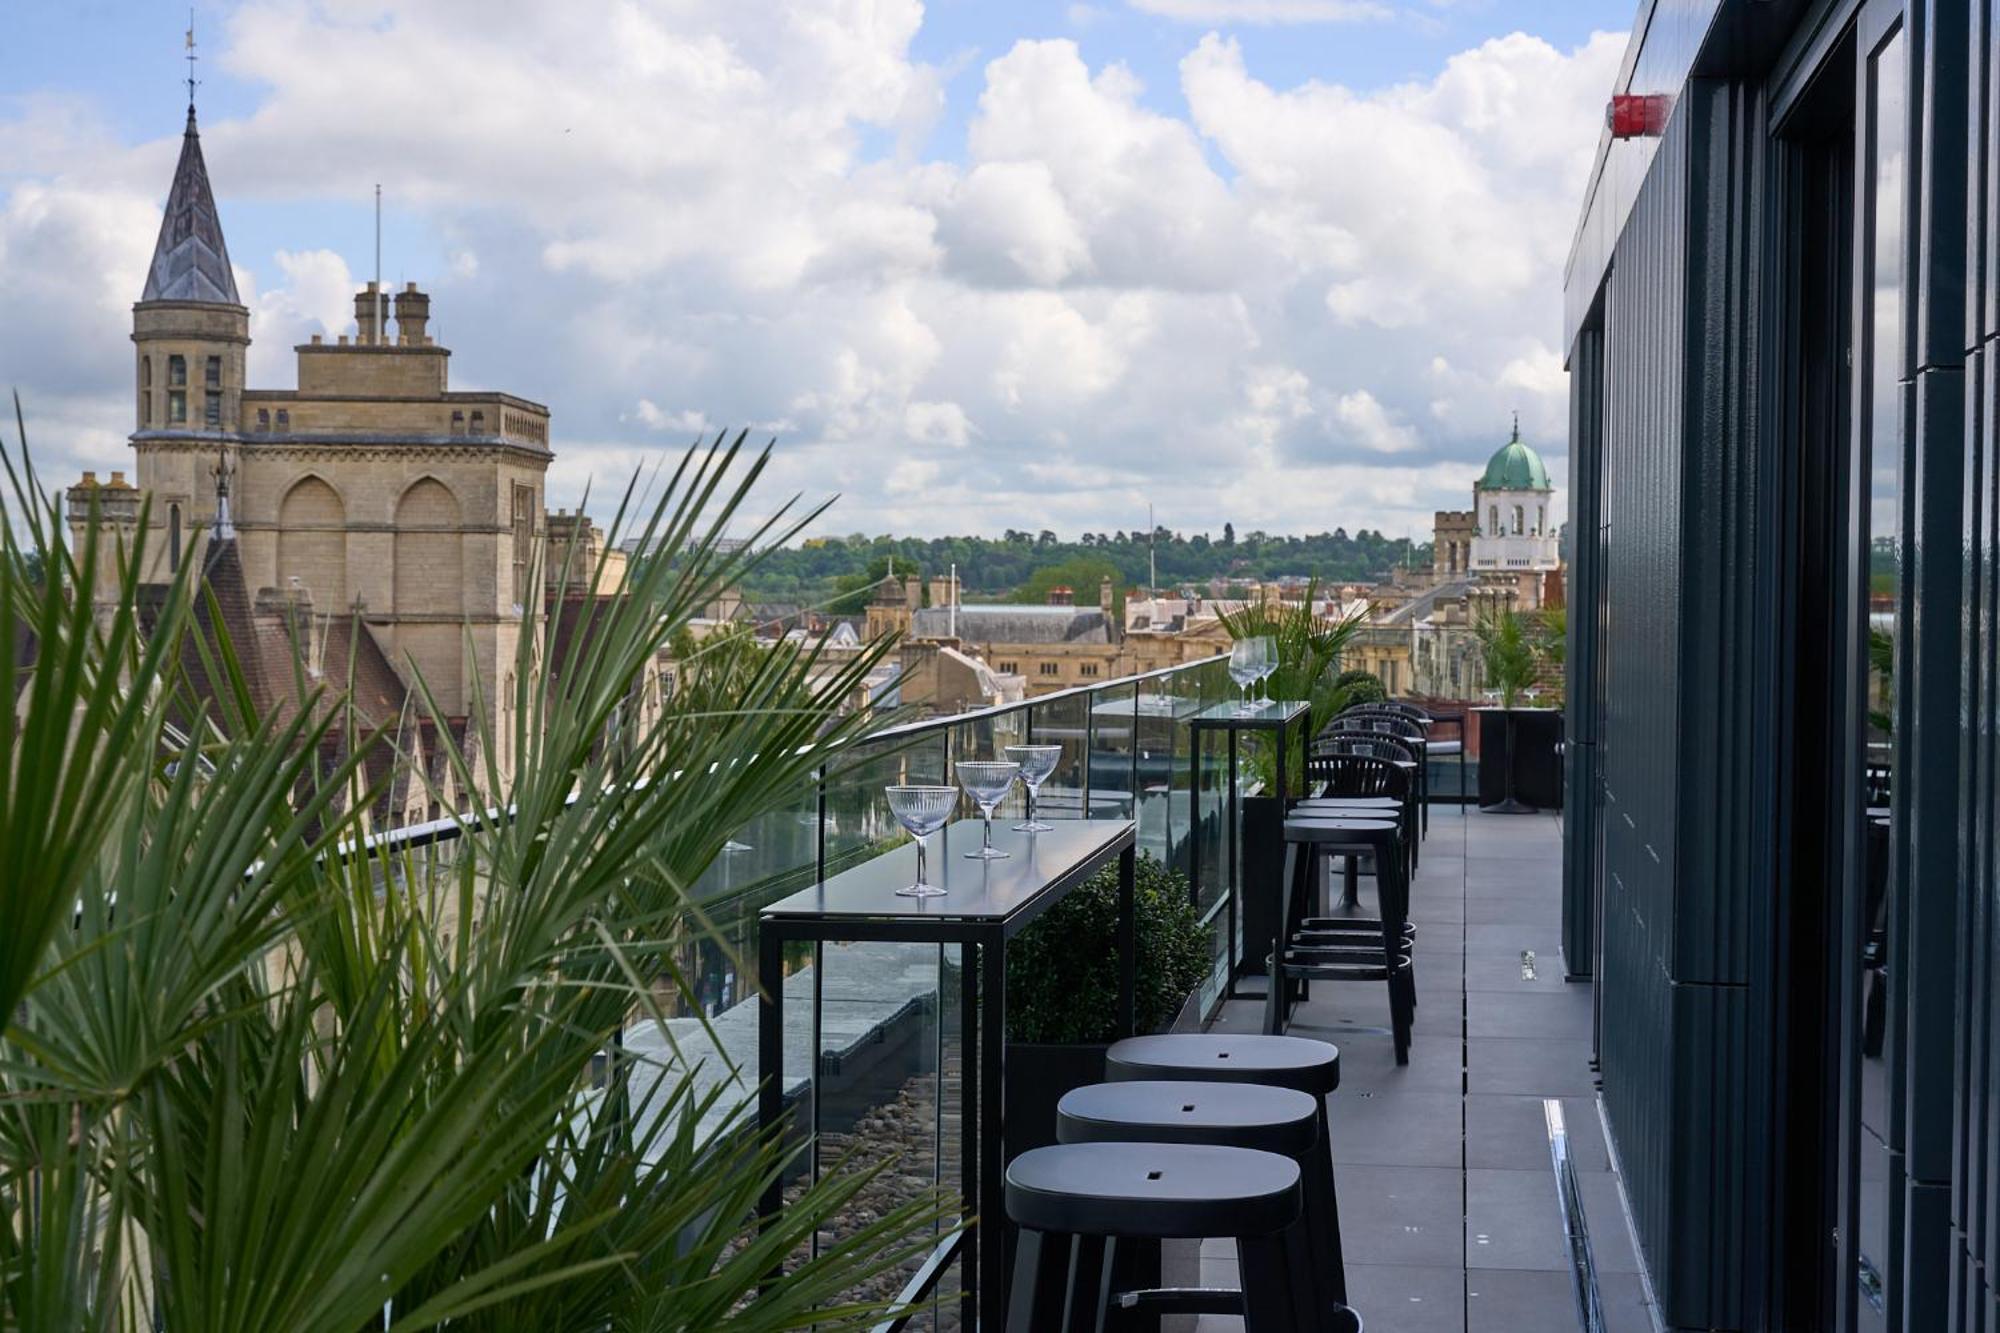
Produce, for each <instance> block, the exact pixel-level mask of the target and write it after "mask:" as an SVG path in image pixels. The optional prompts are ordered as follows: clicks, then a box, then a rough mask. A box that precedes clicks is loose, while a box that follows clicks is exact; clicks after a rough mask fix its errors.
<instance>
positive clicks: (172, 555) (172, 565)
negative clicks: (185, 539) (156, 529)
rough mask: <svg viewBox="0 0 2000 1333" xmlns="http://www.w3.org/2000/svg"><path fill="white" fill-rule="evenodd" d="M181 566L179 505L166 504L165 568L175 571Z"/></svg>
mask: <svg viewBox="0 0 2000 1333" xmlns="http://www.w3.org/2000/svg"><path fill="white" fill-rule="evenodd" d="M180 567H181V507H180V506H179V505H168V506H167V568H168V569H170V570H172V571H173V572H175V573H179V572H180Z"/></svg>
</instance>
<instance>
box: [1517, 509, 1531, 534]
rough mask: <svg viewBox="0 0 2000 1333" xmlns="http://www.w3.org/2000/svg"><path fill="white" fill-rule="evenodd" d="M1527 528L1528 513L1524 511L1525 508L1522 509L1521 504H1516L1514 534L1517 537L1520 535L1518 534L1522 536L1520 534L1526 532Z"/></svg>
mask: <svg viewBox="0 0 2000 1333" xmlns="http://www.w3.org/2000/svg"><path fill="white" fill-rule="evenodd" d="M1527 530H1528V518H1527V514H1526V513H1525V512H1523V510H1522V509H1521V506H1519V505H1515V506H1514V535H1515V536H1516V537H1518V536H1520V535H1521V534H1522V533H1524V532H1526V531H1527Z"/></svg>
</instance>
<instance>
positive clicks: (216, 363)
mask: <svg viewBox="0 0 2000 1333" xmlns="http://www.w3.org/2000/svg"><path fill="white" fill-rule="evenodd" d="M203 373H204V374H205V375H206V376H207V380H206V383H207V384H208V387H209V388H211V389H220V388H221V387H222V358H221V357H219V356H211V357H210V358H208V367H207V369H206V370H205V371H204V372H203Z"/></svg>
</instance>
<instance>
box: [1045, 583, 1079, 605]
mask: <svg viewBox="0 0 2000 1333" xmlns="http://www.w3.org/2000/svg"><path fill="white" fill-rule="evenodd" d="M1049 605H1050V606H1075V605H1076V589H1074V588H1072V587H1070V586H1069V585H1068V584H1066V583H1058V584H1057V585H1056V586H1055V587H1053V588H1050V589H1049Z"/></svg>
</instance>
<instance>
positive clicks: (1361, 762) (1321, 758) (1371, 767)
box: [1306, 750, 1410, 801]
mask: <svg viewBox="0 0 2000 1333" xmlns="http://www.w3.org/2000/svg"><path fill="white" fill-rule="evenodd" d="M1306 781H1307V783H1308V784H1312V785H1315V786H1317V785H1324V787H1325V789H1326V794H1327V795H1328V796H1392V797H1394V798H1395V799H1397V800H1398V801H1407V800H1409V799H1410V774H1409V771H1408V770H1407V769H1401V768H1398V767H1396V766H1395V765H1394V764H1392V763H1390V762H1389V761H1388V760H1387V759H1381V758H1377V757H1375V756H1373V755H1365V754H1352V753H1343V752H1340V751H1327V752H1324V753H1322V752H1319V751H1317V750H1315V752H1314V753H1313V754H1311V755H1308V756H1307V757H1306Z"/></svg>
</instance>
